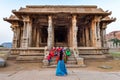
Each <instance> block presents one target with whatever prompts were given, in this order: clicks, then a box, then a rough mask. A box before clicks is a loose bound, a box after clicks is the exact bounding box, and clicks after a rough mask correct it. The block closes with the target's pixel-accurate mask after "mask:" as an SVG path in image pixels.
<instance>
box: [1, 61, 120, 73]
mask: <svg viewBox="0 0 120 80" xmlns="http://www.w3.org/2000/svg"><path fill="white" fill-rule="evenodd" d="M85 64H86V67H80V68H74V69H79V70H89V71H102V72H114V71H115V72H120V60H86V61H85ZM42 65H43V64H42V63H18V62H16V61H13V60H8V61H7V66H6V67H0V72H2V71H3V72H5V71H16V70H35V69H37V70H40V69H43V68H42ZM101 66H108V67H110V68H108V69H106V68H101ZM68 70H69V68H68Z"/></svg>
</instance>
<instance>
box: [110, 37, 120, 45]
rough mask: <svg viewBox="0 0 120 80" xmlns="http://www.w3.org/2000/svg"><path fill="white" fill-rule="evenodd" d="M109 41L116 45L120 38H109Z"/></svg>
mask: <svg viewBox="0 0 120 80" xmlns="http://www.w3.org/2000/svg"><path fill="white" fill-rule="evenodd" d="M109 41H112V42H113V45H114V44H116V45H118V43H119V45H120V40H119V39H117V38H114V39H111V40H109Z"/></svg>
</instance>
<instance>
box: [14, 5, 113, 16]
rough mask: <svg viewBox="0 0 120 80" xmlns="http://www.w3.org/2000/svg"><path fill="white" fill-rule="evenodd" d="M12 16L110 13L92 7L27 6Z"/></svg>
mask: <svg viewBox="0 0 120 80" xmlns="http://www.w3.org/2000/svg"><path fill="white" fill-rule="evenodd" d="M12 12H13V13H14V14H22V13H24V14H25V13H29V14H30V13H36V14H37V13H39V14H40V13H41V14H42V13H46V14H50V13H51V14H54V13H71V14H101V15H109V14H111V12H105V11H103V10H102V9H101V8H97V6H93V5H91V6H90V5H81V6H80V5H38V6H35V5H27V6H26V8H20V9H19V10H18V11H16V10H13V11H12Z"/></svg>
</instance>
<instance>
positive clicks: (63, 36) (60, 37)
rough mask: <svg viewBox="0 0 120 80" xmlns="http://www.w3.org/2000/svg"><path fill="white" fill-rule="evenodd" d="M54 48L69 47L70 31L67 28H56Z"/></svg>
mask: <svg viewBox="0 0 120 80" xmlns="http://www.w3.org/2000/svg"><path fill="white" fill-rule="evenodd" d="M54 42H55V43H54V46H67V45H68V29H67V27H65V26H57V27H55V28H54Z"/></svg>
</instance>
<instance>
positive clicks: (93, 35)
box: [91, 19, 96, 47]
mask: <svg viewBox="0 0 120 80" xmlns="http://www.w3.org/2000/svg"><path fill="white" fill-rule="evenodd" d="M91 32H92V47H96V24H95V19H93V20H92V22H91Z"/></svg>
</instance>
